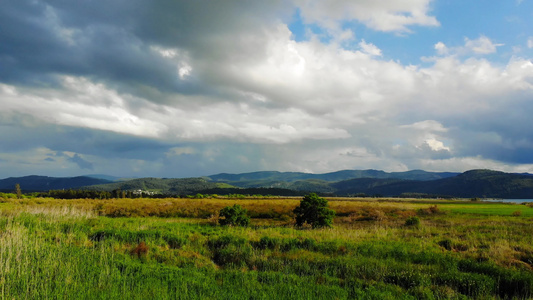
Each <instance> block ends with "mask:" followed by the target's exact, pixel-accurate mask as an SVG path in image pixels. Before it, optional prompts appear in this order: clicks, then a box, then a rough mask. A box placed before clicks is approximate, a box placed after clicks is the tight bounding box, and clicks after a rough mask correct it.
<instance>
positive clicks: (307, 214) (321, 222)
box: [293, 193, 335, 228]
mask: <svg viewBox="0 0 533 300" xmlns="http://www.w3.org/2000/svg"><path fill="white" fill-rule="evenodd" d="M293 212H294V213H295V214H296V225H297V226H302V225H303V224H304V223H307V224H309V225H311V226H312V227H313V228H320V227H331V223H332V222H333V217H335V211H334V210H331V209H329V208H328V200H326V199H324V198H320V197H319V196H318V195H317V194H315V193H311V194H309V195H306V196H305V197H304V198H303V199H302V201H301V202H300V206H298V207H296V208H295V209H294V210H293Z"/></svg>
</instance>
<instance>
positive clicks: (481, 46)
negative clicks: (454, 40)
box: [465, 36, 503, 54]
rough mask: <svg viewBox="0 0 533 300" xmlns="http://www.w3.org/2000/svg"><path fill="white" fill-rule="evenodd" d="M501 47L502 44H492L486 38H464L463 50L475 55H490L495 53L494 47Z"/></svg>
mask: <svg viewBox="0 0 533 300" xmlns="http://www.w3.org/2000/svg"><path fill="white" fill-rule="evenodd" d="M499 46H503V44H494V43H493V42H492V41H491V40H490V39H489V38H487V37H486V36H480V37H479V38H478V39H476V40H470V39H468V38H465V49H466V50H467V51H471V52H473V53H475V54H490V53H494V52H496V47H499Z"/></svg>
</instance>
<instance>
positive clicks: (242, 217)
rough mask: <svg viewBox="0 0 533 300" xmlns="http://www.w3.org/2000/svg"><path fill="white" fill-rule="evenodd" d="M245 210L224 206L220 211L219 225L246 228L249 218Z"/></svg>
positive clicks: (236, 206) (239, 207) (238, 206)
mask: <svg viewBox="0 0 533 300" xmlns="http://www.w3.org/2000/svg"><path fill="white" fill-rule="evenodd" d="M246 213H247V210H246V209H244V208H242V207H241V206H240V205H238V204H235V205H233V206H226V207H224V208H223V209H221V210H220V213H219V216H220V219H219V220H218V222H219V223H220V225H230V226H248V224H250V217H249V216H248V215H247V214H246Z"/></svg>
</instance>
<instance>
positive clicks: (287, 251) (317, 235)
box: [0, 198, 533, 299]
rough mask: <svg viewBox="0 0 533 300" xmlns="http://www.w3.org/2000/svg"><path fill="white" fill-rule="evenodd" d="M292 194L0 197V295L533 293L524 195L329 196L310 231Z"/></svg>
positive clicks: (531, 233) (530, 219)
mask: <svg viewBox="0 0 533 300" xmlns="http://www.w3.org/2000/svg"><path fill="white" fill-rule="evenodd" d="M300 200H301V198H284V199H279V198H271V199H172V198H168V199H108V200H96V199H76V200H57V199H50V198H33V199H31V198H25V199H16V198H0V298H1V299H471V298H474V299H531V298H533V226H532V225H533V208H532V207H530V206H527V205H516V204H500V203H484V202H471V201H431V200H419V199H417V200H402V201H398V200H394V199H391V200H386V199H379V200H375V199H374V200H369V199H352V198H346V199H329V208H331V209H333V210H334V211H335V212H336V216H335V218H334V219H333V224H332V226H333V227H324V228H321V229H312V228H311V226H308V227H306V226H305V224H304V226H303V228H300V227H298V228H297V227H295V226H294V224H295V220H294V217H295V215H294V213H293V211H294V209H295V208H296V207H297V206H298V205H299V204H300ZM235 204H238V205H239V206H242V208H243V209H245V210H246V211H247V214H248V215H249V216H250V217H251V220H250V225H249V226H247V227H240V226H220V225H218V224H219V222H218V221H219V218H220V217H219V216H218V215H217V213H218V212H219V211H220V210H221V209H223V208H224V207H227V206H233V205H235ZM414 220H417V221H414Z"/></svg>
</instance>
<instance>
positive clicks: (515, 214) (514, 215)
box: [511, 210, 522, 217]
mask: <svg viewBox="0 0 533 300" xmlns="http://www.w3.org/2000/svg"><path fill="white" fill-rule="evenodd" d="M511 215H512V216H513V217H520V216H521V215H522V211H521V210H517V211H513V213H512V214H511Z"/></svg>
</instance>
